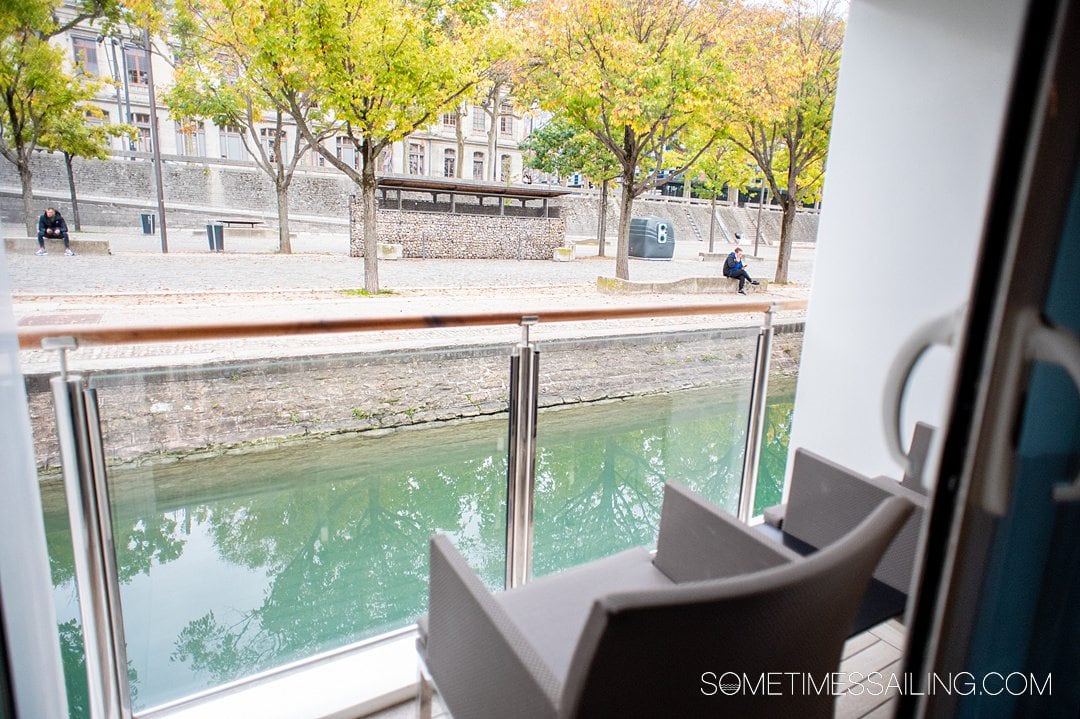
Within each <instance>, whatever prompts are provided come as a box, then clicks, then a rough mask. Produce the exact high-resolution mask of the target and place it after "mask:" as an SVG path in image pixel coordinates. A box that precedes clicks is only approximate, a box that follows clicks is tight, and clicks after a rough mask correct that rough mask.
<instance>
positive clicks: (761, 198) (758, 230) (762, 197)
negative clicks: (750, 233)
mask: <svg viewBox="0 0 1080 719" xmlns="http://www.w3.org/2000/svg"><path fill="white" fill-rule="evenodd" d="M757 199H758V203H757V225H756V226H755V227H754V257H757V250H758V241H759V240H760V239H761V206H762V205H764V204H765V178H764V177H763V178H761V190H760V191H759V192H758V198H757Z"/></svg>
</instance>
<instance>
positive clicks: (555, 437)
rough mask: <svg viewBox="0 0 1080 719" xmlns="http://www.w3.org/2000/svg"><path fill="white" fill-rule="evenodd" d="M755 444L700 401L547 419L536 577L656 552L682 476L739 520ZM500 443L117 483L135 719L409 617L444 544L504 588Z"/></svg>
mask: <svg viewBox="0 0 1080 719" xmlns="http://www.w3.org/2000/svg"><path fill="white" fill-rule="evenodd" d="M790 412H791V400H790V397H788V398H786V399H774V400H773V403H772V405H771V406H770V413H769V418H770V421H769V425H768V426H769V428H771V432H772V434H771V435H769V436H770V437H771V439H768V440H767V444H766V451H765V458H763V463H762V464H763V475H768V474H769V473H771V472H773V471H775V470H776V468H779V473H778V474H775V475H771V476H763V490H762V493H761V494H764V495H767V494H768V492H769V490H768V485H769V483H770V482H772V483H774V484H775V485H776V487H777V492H776V493H775V496H776V497H778V496H779V494H778V488H779V479H780V478H782V475H783V459H782V458H781V457H780V454H779V448H780V445H783V446H784V454H785V455H786V437H787V430H788V425H789V423H790ZM744 432H745V409H744V408H743V407H741V406H739V405H738V404H733V403H730V402H727V403H726V404H725V400H724V397H722V396H717V395H715V394H710V393H709V392H708V391H702V390H695V391H694V392H693V393H683V394H673V395H666V396H663V397H652V398H646V399H635V400H626V401H623V402H618V403H614V404H612V405H602V406H593V407H585V408H574V409H566V410H560V411H557V412H545V413H542V414H541V417H540V433H539V444H540V449H539V454H538V463H537V500H536V525H535V547H536V550H535V557H536V558H535V560H534V562H535V563H534V568H535V571H536V573H537V574H544V573H547V572H550V571H556V570H558V569H561V568H564V567H567V566H570V565H573V564H577V563H580V562H584V561H588V560H589V559H592V558H595V557H597V556H603V555H605V554H609V553H611V552H613V551H617V550H618V549H621V548H624V547H628V546H633V545H650V544H652V543H653V542H654V541H655V535H656V527H657V523H658V517H659V510H660V496H661V487H662V483H663V482H664V481H665V480H666V479H669V478H675V479H679V480H680V481H683V482H685V483H687V484H689V485H690V486H692V487H693V488H695V489H697V490H699V491H702V492H703V493H704V494H706V495H707V496H708V497H709V498H710V499H712V500H713V501H714V502H717V503H719V504H722V505H725V506H727V507H728V508H730V509H733V508H734V505H735V502H736V501H737V492H738V478H739V472H740V469H741V453H742V442H743V433H744ZM505 433H506V424H505V420H496V421H487V422H479V423H468V424H460V425H452V426H443V427H439V428H435V429H425V430H403V431H398V432H393V433H390V434H386V435H384V436H380V437H372V436H367V437H345V438H331V439H323V440H318V441H308V442H304V443H298V444H295V445H291V446H287V447H280V448H277V449H272V450H267V451H262V452H256V453H250V454H244V455H232V456H230V455H226V456H222V457H217V458H213V459H201V460H197V461H179V462H176V463H174V464H170V465H163V466H158V467H154V468H144V469H136V470H126V471H120V470H114V471H113V472H112V473H111V475H110V481H111V489H112V495H113V504H114V525H115V533H116V537H117V542H118V557H117V558H118V564H119V568H120V575H121V578H122V583H123V584H122V590H121V593H122V601H123V610H124V616H125V630H126V633H127V639H128V653H129V660H130V663H131V667H130V672H129V673H130V677H131V682H132V687H133V692H134V695H135V696H134V704H135V706H136V708H146V707H149V706H153V705H156V704H159V703H162V702H164V701H168V700H171V699H175V698H178V697H181V696H184V695H187V694H190V693H193V692H195V691H199V690H201V689H204V688H206V687H208V686H214V685H217V684H221V683H223V682H226V681H230V680H233V679H236V678H239V677H243V676H246V675H250V674H252V673H255V672H258V671H261V670H264V669H267V668H270V667H273V666H278V665H280V664H283V663H286V662H289V661H291V660H295V659H298V658H302V657H306V656H310V655H311V654H314V653H318V652H320V651H325V650H328V649H331V648H336V647H339V646H342V645H344V644H347V643H350V642H352V641H356V640H359V639H363V638H366V637H370V636H374V635H377V634H380V633H382V632H385V631H388V630H390V629H393V628H396V627H399V626H403V625H405V624H407V623H409V622H411V621H413V620H414V619H415V617H416V616H417V615H419V614H421V613H422V612H423V611H425V608H426V602H427V541H428V538H429V537H430V536H431V534H432V533H434V532H446V533H447V534H449V535H450V536H451V537H452V538H453V540H454V542H455V544H456V545H457V546H458V547H460V548H461V550H462V552H463V553H464V554H465V556H466V558H467V559H468V560H469V562H470V563H471V564H472V565H473V566H474V567H476V568H477V570H478V571H479V572H480V574H481V576H482V577H483V579H484V581H485V582H486V583H488V584H489V586H491V587H493V588H495V587H498V586H500V585H501V582H502V577H503V540H504V532H505V481H506V450H505ZM767 465H768V466H767ZM759 496H760V495H759ZM43 502H44V504H45V507H46V514H47V518H46V519H47V526H48V530H49V541H50V554H51V561H52V563H53V580H54V584H55V587H56V590H55V591H56V596H57V603H58V611H59V612H60V615H61V622H62V625H61V628H62V636H63V642H64V645H65V651H64V656H65V660H66V670H67V676H68V681H69V685H70V690H71V693H72V707H73V708H76V707H81V706H84V705H85V699H84V698H83V699H80V698H79V697H85V675H84V674H83V673H82V671H80V670H79V669H80V667H79V666H78V663H79V662H80V661H81V656H82V653H81V638H80V637H79V632H78V631H77V627H78V623H77V607H76V606H75V602H74V595H75V592H74V587H73V580H72V569H71V549H70V537H69V535H68V533H67V531H68V530H67V527H66V517H65V511H66V510H65V508H64V506H63V498H62V492H60V491H58V489H57V488H56V487H55V486H52V485H51V484H50V483H46V485H45V488H44V490H43ZM759 503H760V502H759ZM80 685H81V687H80ZM73 714H74V715H76V716H78V715H79V712H78V711H74V710H73Z"/></svg>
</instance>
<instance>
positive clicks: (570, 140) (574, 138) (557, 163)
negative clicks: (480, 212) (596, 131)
mask: <svg viewBox="0 0 1080 719" xmlns="http://www.w3.org/2000/svg"><path fill="white" fill-rule="evenodd" d="M521 149H522V150H523V151H524V153H525V164H526V166H528V167H532V168H535V169H537V170H540V171H542V172H549V173H554V174H555V175H559V176H561V175H562V173H564V172H569V171H577V172H581V173H582V174H583V175H585V176H586V177H587V178H589V181H590V182H592V183H593V184H599V185H600V218H599V221H598V223H597V230H596V232H597V238H598V242H599V247H598V254H599V255H600V256H601V257H603V256H604V242H605V236H606V235H607V200H608V184H609V183H610V182H611V181H612V180H614V179H615V178H616V177H618V176H619V171H620V167H619V163H618V161H616V159H615V158H614V157H613V156H612V154H611V152H610V151H609V150H608V149H607V147H605V146H604V145H603V144H602V143H601V142H600V141H599V140H597V139H596V137H595V136H594V135H592V134H590V133H588V132H582V131H580V130H575V129H574V128H573V127H571V126H570V124H569V123H567V121H566V120H564V119H562V118H555V119H553V120H551V121H550V122H548V123H547V124H546V125H544V126H543V127H541V128H540V129H539V130H536V131H534V132H533V133H532V134H531V135H530V136H529V137H528V138H527V139H526V140H525V141H524V142H522V143H521Z"/></svg>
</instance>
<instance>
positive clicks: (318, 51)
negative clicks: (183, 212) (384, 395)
mask: <svg viewBox="0 0 1080 719" xmlns="http://www.w3.org/2000/svg"><path fill="white" fill-rule="evenodd" d="M302 12H303V15H304V18H303V22H302V23H301V25H300V26H299V27H298V31H299V32H298V33H297V36H296V37H297V42H298V44H299V47H298V49H299V53H298V54H297V55H296V57H297V58H303V60H299V59H296V60H293V61H292V63H293V64H294V65H299V64H300V63H301V62H302V63H303V66H304V68H305V69H306V71H307V77H306V83H307V85H306V87H310V88H311V89H312V94H313V95H314V96H316V97H317V98H318V100H319V102H320V107H321V108H322V109H323V110H324V111H326V112H328V113H331V114H332V115H333V117H334V118H335V119H336V120H337V121H338V122H339V123H341V128H342V130H343V132H344V134H345V135H346V136H347V137H348V138H349V140H350V141H351V142H352V143H353V144H354V145H355V146H356V147H357V148H358V149H359V153H360V168H359V169H357V168H355V167H353V166H352V165H350V164H348V163H345V162H343V161H342V160H341V159H340V158H338V157H337V156H336V155H335V154H334V153H332V152H330V151H329V150H327V149H326V148H325V147H323V146H322V145H321V144H319V143H317V141H316V130H315V129H314V128H313V127H312V126H311V123H310V122H309V121H308V119H307V117H306V115H305V113H303V111H302V104H301V103H302V102H303V93H302V92H301V91H300V90H299V89H298V87H296V86H290V88H289V89H288V90H287V92H286V97H287V99H288V100H289V107H290V112H291V113H292V115H293V117H294V119H295V120H296V122H297V125H298V127H299V128H300V130H301V132H303V133H304V136H305V137H306V138H307V140H308V142H309V143H310V144H312V145H313V146H314V147H315V149H316V150H317V151H318V152H319V154H321V155H322V156H323V157H324V158H325V159H326V161H327V162H329V163H330V164H331V165H332V166H333V167H336V168H337V169H338V170H340V171H341V172H343V173H345V174H346V175H347V176H348V177H349V178H350V179H352V180H353V182H355V183H356V185H357V187H358V188H359V190H360V197H361V221H362V224H363V235H364V236H363V255H364V288H365V289H366V290H367V291H368V292H378V290H379V269H378V255H377V246H378V235H377V227H376V218H375V212H376V203H375V166H376V162H377V160H378V158H379V155H380V153H382V151H383V150H384V149H386V148H387V147H389V146H390V145H391V144H392V143H393V142H395V141H398V140H404V139H405V138H406V137H407V136H408V135H409V134H411V133H413V132H416V131H417V130H419V129H421V128H423V127H426V126H427V125H430V124H431V123H432V122H433V121H434V120H435V119H436V118H437V117H438V115H439V113H440V112H442V111H443V110H448V109H452V108H454V107H456V106H457V105H458V104H459V103H460V102H461V101H462V100H463V99H464V96H465V93H466V92H467V91H468V90H469V89H470V88H471V87H472V86H473V85H474V84H475V82H476V79H477V72H476V58H477V56H478V54H477V53H476V52H475V49H476V48H477V47H479V46H480V43H481V39H482V33H481V32H480V28H481V26H483V25H485V24H486V22H487V17H488V14H487V8H486V7H485V5H484V3H483V2H482V0H481V1H478V2H473V3H469V2H465V1H464V0H463V1H462V2H459V3H456V4H455V3H449V2H440V1H439V0H429V1H426V2H421V1H420V0H310V1H309V2H306V3H304V5H303V6H302Z"/></svg>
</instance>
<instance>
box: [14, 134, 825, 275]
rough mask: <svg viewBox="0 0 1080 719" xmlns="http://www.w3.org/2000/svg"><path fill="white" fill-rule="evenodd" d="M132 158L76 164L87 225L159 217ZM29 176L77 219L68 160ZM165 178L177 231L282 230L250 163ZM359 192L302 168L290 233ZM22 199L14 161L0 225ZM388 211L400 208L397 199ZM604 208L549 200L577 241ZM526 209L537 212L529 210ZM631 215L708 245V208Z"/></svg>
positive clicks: (18, 219) (611, 208)
mask: <svg viewBox="0 0 1080 719" xmlns="http://www.w3.org/2000/svg"><path fill="white" fill-rule="evenodd" d="M134 154H135V155H137V156H136V157H135V158H134V159H124V158H115V159H111V160H84V159H82V158H75V160H74V163H73V170H74V174H75V183H76V188H77V191H78V193H79V211H80V215H81V216H82V221H83V224H84V225H87V226H105V227H109V226H112V227H124V228H128V229H136V228H138V226H139V213H140V212H145V211H156V209H157V204H156V200H155V198H154V190H153V187H154V185H153V179H152V177H151V169H152V166H151V164H150V163H149V162H147V160H146V157H147V156H146V155H145V153H134ZM32 169H33V183H34V191H35V206H38V207H42V208H44V207H45V205H47V204H52V205H55V206H56V207H57V209H59V210H60V212H61V213H62V214H64V216H65V217H68V218H69V219H70V217H71V203H70V202H69V199H68V198H69V194H68V184H67V174H66V170H65V169H64V160H63V156H61V155H58V154H50V153H43V152H39V153H37V154H36V155H35V156H34V161H33V167H32ZM162 178H163V180H164V184H165V203H166V208H167V209H168V213H169V217H168V220H169V225H170V227H177V228H192V229H201V228H202V227H203V225H205V224H206V222H207V221H208V220H211V219H220V218H221V217H223V216H224V217H234V216H243V217H250V218H253V219H260V220H263V221H264V222H266V223H267V225H268V226H269V227H271V228H273V227H276V225H277V200H276V199H275V196H274V188H273V185H272V184H271V183H270V180H269V179H268V178H267V177H266V175H265V174H263V172H262V171H261V170H259V169H258V168H256V167H255V165H254V164H252V163H250V162H248V163H244V162H235V161H230V160H217V159H212V158H191V157H178V156H165V159H164V161H163V163H162ZM357 192H358V188H357V187H356V185H355V184H354V183H353V182H352V180H350V179H349V178H347V177H345V176H344V175H342V174H341V173H339V172H338V171H336V170H334V169H332V168H317V167H303V168H298V171H297V174H296V176H295V179H294V180H293V184H292V187H291V188H290V190H289V212H290V221H291V223H292V227H293V230H295V231H300V232H303V231H322V232H327V231H335V230H342V229H343V228H345V227H346V226H347V225H348V223H349V198H350V196H352V195H353V194H355V193H357ZM19 193H20V190H19V176H18V173H17V172H16V171H15V166H14V165H12V164H11V163H10V162H0V219H2V220H3V222H4V225H5V226H6V227H11V226H19V225H21V224H22V200H21V195H20V194H19ZM429 196H430V195H429ZM462 201H463V202H464V201H465V200H462ZM533 204H535V202H534V203H533ZM389 205H390V207H395V206H396V203H395V201H394V198H393V195H392V194H391V197H390V202H389ZM599 205H600V195H599V192H595V193H580V192H573V193H571V194H569V195H566V196H564V197H558V198H555V199H554V200H552V203H551V207H552V210H553V212H552V214H559V215H560V216H561V217H563V218H564V219H565V223H566V234H567V235H569V236H570V237H572V238H575V239H585V238H595V237H596V226H597V219H598V217H599ZM529 209H530V210H532V205H530V208H529ZM507 210H508V214H514V215H518V214H521V213H520V212H519V210H520V208H519V207H516V206H515V207H508V208H507ZM618 211H619V188H618V187H614V188H612V190H611V192H610V196H609V202H608V225H607V236H608V238H609V239H611V240H614V239H615V238H616V237H617V233H618V228H619V217H618ZM634 215H635V216H638V217H642V216H646V215H656V216H658V217H664V218H667V219H669V220H671V221H672V222H673V223H674V224H675V229H676V241H678V242H683V241H691V240H696V239H697V236H698V235H699V234H700V235H701V239H702V240H707V239H708V221H709V207H708V205H707V204H703V203H686V202H683V201H679V200H658V199H650V198H647V197H645V198H639V199H637V200H635V202H634ZM717 216H718V218H719V219H720V221H722V222H724V225H725V227H727V228H728V229H729V231H730V232H731V233H734V232H741V233H742V236H743V238H744V243H745V241H746V239H747V238H749V239H751V240H752V239H753V230H754V227H755V225H756V217H757V212H756V208H752V207H751V208H739V207H734V208H733V207H726V206H718V211H717ZM779 216H780V213H779V212H777V211H770V210H765V212H763V213H762V223H761V224H762V233H763V234H764V236H765V238H766V241H767V242H769V243H775V242H777V241H779V232H780V219H779ZM817 217H818V216H817V214H816V213H812V212H807V213H799V214H798V215H797V216H796V221H795V235H796V237H795V239H796V241H802V242H812V241H813V240H814V239H815V237H816V235H817ZM691 218H692V219H691ZM695 227H696V228H697V231H696V232H695V230H694V228H695ZM8 234H11V233H10V232H9V233H8ZM717 238H718V241H723V236H722V234H721V233H720V232H717ZM548 258H550V253H549V254H548Z"/></svg>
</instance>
